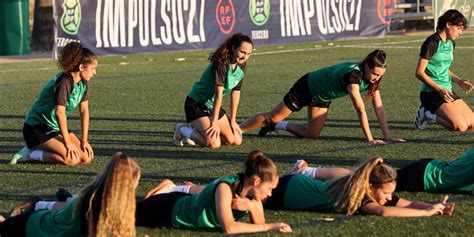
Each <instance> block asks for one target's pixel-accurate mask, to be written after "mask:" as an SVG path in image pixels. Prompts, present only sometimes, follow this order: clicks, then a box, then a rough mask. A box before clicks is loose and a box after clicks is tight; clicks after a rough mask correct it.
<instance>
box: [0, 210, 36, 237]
mask: <svg viewBox="0 0 474 237" xmlns="http://www.w3.org/2000/svg"><path fill="white" fill-rule="evenodd" d="M33 213H34V212H27V213H23V214H20V215H18V216H14V217H12V218H8V219H6V220H5V221H4V222H0V236H2V237H10V236H11V237H21V236H26V223H27V222H28V219H29V218H30V216H31V214H33Z"/></svg>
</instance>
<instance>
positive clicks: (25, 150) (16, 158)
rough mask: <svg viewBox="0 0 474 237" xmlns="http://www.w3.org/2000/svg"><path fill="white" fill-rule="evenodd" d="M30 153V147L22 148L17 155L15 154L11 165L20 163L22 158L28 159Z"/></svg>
mask: <svg viewBox="0 0 474 237" xmlns="http://www.w3.org/2000/svg"><path fill="white" fill-rule="evenodd" d="M29 153H30V149H28V147H26V146H24V147H23V148H21V149H20V150H19V151H18V152H17V153H15V154H14V155H13V156H12V159H11V160H10V164H12V165H14V164H16V163H18V161H20V160H21V158H24V157H26V156H27V155H28V154H29Z"/></svg>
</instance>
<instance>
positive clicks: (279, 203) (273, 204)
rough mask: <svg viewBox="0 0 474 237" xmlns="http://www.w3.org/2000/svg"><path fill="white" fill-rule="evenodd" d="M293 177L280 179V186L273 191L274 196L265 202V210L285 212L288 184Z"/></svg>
mask: <svg viewBox="0 0 474 237" xmlns="http://www.w3.org/2000/svg"><path fill="white" fill-rule="evenodd" d="M292 177H293V175H285V176H283V177H280V180H279V181H278V185H277V186H276V188H275V189H273V191H272V196H270V197H268V198H267V199H265V200H264V201H263V209H268V210H284V208H285V193H286V187H287V186H288V182H290V179H291V178H292Z"/></svg>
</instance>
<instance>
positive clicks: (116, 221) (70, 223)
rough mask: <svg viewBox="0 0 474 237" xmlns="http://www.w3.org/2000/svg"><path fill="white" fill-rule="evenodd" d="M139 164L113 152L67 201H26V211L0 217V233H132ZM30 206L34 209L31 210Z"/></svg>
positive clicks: (18, 236)
mask: <svg viewBox="0 0 474 237" xmlns="http://www.w3.org/2000/svg"><path fill="white" fill-rule="evenodd" d="M140 174H141V171H140V167H139V166H138V164H137V162H135V161H134V160H133V159H132V158H130V157H129V156H127V155H125V154H123V153H121V152H119V153H117V154H115V155H114V156H113V157H112V158H111V159H110V161H109V162H108V164H107V165H106V166H105V168H104V169H103V171H102V172H101V173H100V174H98V175H97V177H96V178H95V180H94V181H93V182H92V183H91V184H89V185H88V186H87V187H85V188H84V189H83V190H81V191H80V192H79V193H78V194H77V196H74V197H71V198H70V199H69V200H68V201H67V202H61V203H59V202H49V203H51V204H53V205H50V206H49V207H48V206H46V207H40V206H41V204H42V203H45V202H42V201H40V202H36V203H29V205H30V207H31V208H30V211H25V212H23V213H22V214H20V215H17V216H14V217H11V218H8V219H6V220H4V221H1V220H0V236H2V237H22V236H42V237H48V236H68V237H76V236H77V237H79V236H117V237H118V236H130V237H132V236H136V233H135V207H136V199H135V195H136V189H137V186H138V182H139V180H140ZM33 210H36V211H34V212H32V211H33Z"/></svg>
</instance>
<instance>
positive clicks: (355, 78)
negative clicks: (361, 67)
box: [344, 70, 362, 85]
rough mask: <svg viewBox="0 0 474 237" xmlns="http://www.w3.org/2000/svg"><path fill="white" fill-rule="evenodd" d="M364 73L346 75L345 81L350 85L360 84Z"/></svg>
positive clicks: (353, 72)
mask: <svg viewBox="0 0 474 237" xmlns="http://www.w3.org/2000/svg"><path fill="white" fill-rule="evenodd" d="M361 76H362V73H361V72H360V71H356V70H354V71H350V72H348V73H346V74H345V75H344V81H345V82H346V83H347V84H348V85H349V84H357V85H359V84H360V79H361Z"/></svg>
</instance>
